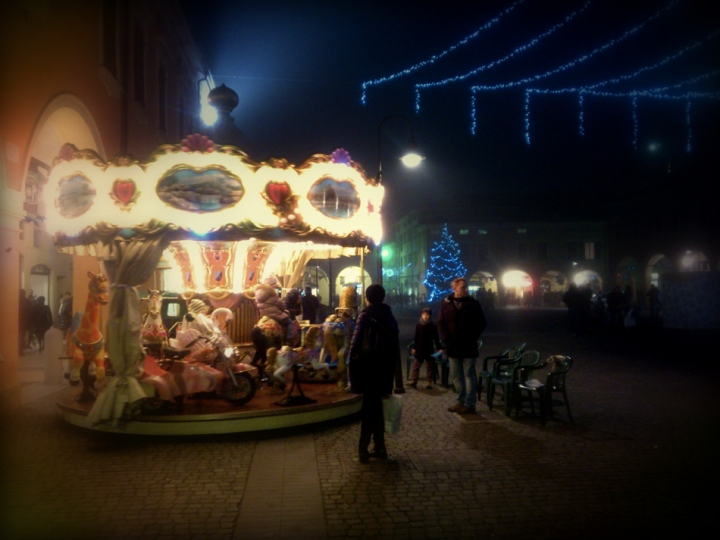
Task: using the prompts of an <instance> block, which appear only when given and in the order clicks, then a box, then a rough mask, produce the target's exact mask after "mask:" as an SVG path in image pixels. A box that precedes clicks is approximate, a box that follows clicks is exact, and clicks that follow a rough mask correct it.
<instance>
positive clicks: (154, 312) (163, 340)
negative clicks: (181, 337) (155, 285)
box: [141, 290, 168, 356]
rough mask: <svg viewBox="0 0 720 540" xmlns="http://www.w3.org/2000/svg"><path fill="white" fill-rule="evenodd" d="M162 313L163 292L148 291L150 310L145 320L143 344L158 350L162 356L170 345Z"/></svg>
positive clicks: (150, 348) (142, 330)
mask: <svg viewBox="0 0 720 540" xmlns="http://www.w3.org/2000/svg"><path fill="white" fill-rule="evenodd" d="M161 313H162V293H161V292H160V291H153V290H150V291H148V312H147V315H145V320H143V324H142V329H141V336H142V343H143V346H144V347H145V348H147V349H148V350H149V351H153V352H156V353H157V356H160V353H161V351H162V350H163V349H164V348H165V347H167V345H168V333H167V329H166V328H165V326H164V325H163V322H162V317H161ZM153 356H156V355H155V354H154V355H153Z"/></svg>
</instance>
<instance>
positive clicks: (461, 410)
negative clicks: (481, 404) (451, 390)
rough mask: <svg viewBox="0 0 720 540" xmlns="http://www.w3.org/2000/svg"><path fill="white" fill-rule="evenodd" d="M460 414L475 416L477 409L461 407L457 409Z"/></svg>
mask: <svg viewBox="0 0 720 540" xmlns="http://www.w3.org/2000/svg"><path fill="white" fill-rule="evenodd" d="M455 412H457V413H458V414H475V412H476V411H475V407H466V406H465V405H460V406H459V407H458V409H457V411H455Z"/></svg>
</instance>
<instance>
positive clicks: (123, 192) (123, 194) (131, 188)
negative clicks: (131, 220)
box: [113, 180, 135, 204]
mask: <svg viewBox="0 0 720 540" xmlns="http://www.w3.org/2000/svg"><path fill="white" fill-rule="evenodd" d="M113 193H115V196H116V197H117V198H118V199H120V200H121V201H122V203H123V204H127V203H129V202H130V201H131V200H132V198H133V195H135V182H133V181H132V180H116V181H115V187H114V188H113Z"/></svg>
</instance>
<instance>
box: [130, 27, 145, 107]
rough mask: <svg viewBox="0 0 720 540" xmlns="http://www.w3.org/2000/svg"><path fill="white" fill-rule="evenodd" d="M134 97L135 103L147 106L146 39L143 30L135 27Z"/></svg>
mask: <svg viewBox="0 0 720 540" xmlns="http://www.w3.org/2000/svg"><path fill="white" fill-rule="evenodd" d="M133 81H134V85H133V91H134V94H133V96H134V97H135V101H137V102H138V103H141V104H143V105H144V104H145V38H144V36H143V32H142V29H141V28H140V27H139V26H137V25H136V26H135V33H134V35H133Z"/></svg>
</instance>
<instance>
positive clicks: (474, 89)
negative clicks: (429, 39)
mask: <svg viewBox="0 0 720 540" xmlns="http://www.w3.org/2000/svg"><path fill="white" fill-rule="evenodd" d="M591 1H592V0H587V1H586V2H585V3H584V4H583V5H582V6H581V7H580V8H579V9H577V10H576V11H573V12H571V13H569V14H567V15H566V16H565V17H564V18H563V19H562V20H561V21H560V22H558V23H557V24H555V25H553V26H552V27H550V28H549V29H547V30H546V31H545V32H543V33H541V34H539V35H537V36H536V37H535V38H533V39H531V40H530V41H528V42H527V43H525V44H524V45H522V46H520V47H517V48H515V49H514V50H513V51H512V52H511V53H509V54H507V55H505V56H504V57H501V58H499V59H497V60H494V61H492V62H490V63H486V64H484V65H482V66H479V67H477V68H474V69H472V70H471V71H468V72H465V73H463V74H460V75H455V76H451V77H447V78H445V79H442V80H438V81H431V82H422V83H416V84H415V85H414V91H415V110H416V112H419V111H420V93H421V90H425V89H428V88H435V87H440V86H444V85H449V84H452V83H456V82H461V81H464V80H466V79H468V78H470V77H472V76H474V75H478V74H480V73H482V72H485V71H487V70H489V69H491V68H494V67H497V66H499V65H500V64H502V63H504V62H506V61H508V60H510V59H511V58H514V57H515V56H518V55H520V54H522V53H523V52H526V51H528V50H529V49H531V48H533V47H535V46H536V45H538V44H539V43H540V41H541V40H543V39H544V38H546V37H548V36H549V35H551V34H553V33H555V32H557V31H559V30H560V29H561V28H562V27H564V26H566V25H569V23H571V22H573V21H574V20H575V19H576V17H577V16H578V15H580V14H582V13H584V12H585V11H586V10H588V9H589V7H590V4H591ZM520 3H521V1H518V2H515V3H514V4H512V5H511V6H510V7H509V8H507V9H506V10H505V11H503V12H502V13H501V14H500V15H499V16H497V17H496V18H494V19H492V20H491V21H489V22H488V23H486V24H485V25H484V26H483V27H481V28H480V29H478V31H476V32H475V33H474V34H472V35H471V36H468V37H467V38H465V39H464V40H462V41H461V42H459V43H458V44H456V45H454V46H453V47H451V48H449V49H447V50H445V51H443V52H442V53H441V54H439V55H435V56H433V57H431V58H430V59H429V60H426V61H423V62H420V63H417V64H415V65H413V66H412V67H410V68H408V69H406V70H403V71H400V72H398V73H396V74H394V75H391V76H389V77H383V78H380V79H375V80H372V81H367V82H365V83H363V92H362V98H361V101H362V103H363V104H365V102H366V90H367V88H368V87H370V86H371V85H376V84H381V83H384V82H388V81H390V80H393V79H396V78H398V77H401V76H404V75H408V74H410V73H412V72H413V71H416V70H418V69H420V68H422V67H424V66H427V65H429V64H433V63H435V62H436V61H438V60H440V59H441V58H442V57H444V56H445V55H447V54H448V53H450V52H451V51H453V50H455V49H456V48H457V47H459V46H462V45H465V44H467V43H468V42H469V40H470V39H473V38H475V37H478V35H479V34H480V32H481V31H482V30H485V29H487V28H490V27H491V26H493V25H494V24H496V23H497V22H498V21H499V20H500V18H501V17H502V16H504V15H506V14H508V13H510V12H511V11H512V10H513V9H515V8H516V7H517V6H518V5H519V4H520ZM679 3H680V0H671V1H669V2H668V3H667V4H666V5H664V6H663V7H661V8H659V9H658V10H657V11H655V12H654V13H653V14H651V15H650V16H649V17H647V18H646V19H645V20H644V21H642V22H641V23H640V24H637V25H635V26H634V27H632V28H630V29H628V30H627V31H625V32H624V33H622V34H621V35H619V36H617V37H615V38H614V39H611V40H610V41H607V42H605V43H604V44H602V45H600V46H598V47H596V48H594V49H592V50H591V51H590V52H588V53H586V54H583V55H581V56H578V57H576V58H575V59H574V60H572V61H570V62H567V63H564V64H562V65H560V66H557V67H555V68H553V69H550V70H547V71H546V72H544V73H536V74H534V75H532V76H529V77H524V78H521V79H519V80H515V81H511V82H506V83H500V84H494V85H477V84H476V85H472V86H470V121H471V127H470V132H471V134H473V135H475V134H476V132H477V122H478V120H477V119H478V112H477V97H478V94H479V93H480V92H489V91H499V90H507V89H511V88H518V87H525V101H524V108H525V111H524V112H525V142H526V143H527V144H530V127H531V124H530V97H531V95H533V94H562V93H575V94H577V96H578V131H579V133H580V136H581V137H584V135H585V106H586V101H585V99H586V97H587V96H599V97H616V98H626V99H627V98H629V99H630V100H631V105H632V122H633V137H632V139H633V147H634V148H637V144H638V102H639V100H640V99H641V98H642V99H655V100H658V99H660V100H674V101H677V100H686V102H687V103H686V107H685V124H686V127H687V142H686V150H687V151H688V152H689V151H690V150H691V148H692V124H691V120H692V116H691V110H692V107H691V103H692V101H698V100H717V99H720V93H717V92H685V93H683V94H679V95H678V94H676V93H674V92H672V91H673V90H676V89H680V88H682V87H685V86H689V85H691V84H694V83H697V82H699V81H701V80H703V79H707V78H710V77H713V76H716V75H717V74H718V73H720V70H715V71H710V72H708V73H704V74H702V75H698V76H695V77H692V78H690V79H688V80H685V81H682V82H679V83H674V84H673V83H670V84H666V85H665V86H662V87H656V88H650V89H632V90H629V91H625V92H611V91H604V88H605V87H608V86H610V85H614V84H619V83H623V82H627V81H630V80H632V79H635V78H637V77H639V76H641V75H642V74H644V73H646V72H648V71H652V70H657V69H659V68H661V67H663V66H665V65H667V64H668V63H670V62H672V61H674V60H677V59H678V58H680V57H682V56H683V55H686V54H687V53H689V52H690V51H693V50H695V49H698V48H700V47H702V46H705V45H707V44H708V42H709V41H711V40H713V39H714V38H716V37H717V36H718V35H720V29H717V30H714V31H712V32H711V33H710V34H708V35H707V36H705V37H704V38H701V39H699V40H697V41H696V42H694V43H692V44H690V45H688V46H686V47H684V48H682V49H680V50H678V51H677V52H675V53H673V54H670V55H668V56H666V57H665V58H663V59H661V60H659V61H657V62H655V63H653V64H649V65H645V66H643V67H641V68H639V69H637V70H635V71H633V72H632V73H627V74H623V75H619V76H613V77H611V78H609V79H606V80H603V81H599V82H595V83H592V84H585V85H582V86H577V87H571V88H560V89H552V90H551V89H541V88H532V87H528V86H529V85H532V84H534V83H536V82H538V81H540V80H543V79H547V78H549V77H552V76H553V75H557V74H560V73H563V72H567V71H568V70H571V69H573V68H576V67H578V66H579V65H581V64H583V63H585V62H587V61H589V60H590V59H592V58H593V57H595V56H597V55H599V54H600V53H603V52H605V51H607V50H609V49H611V48H612V47H615V46H616V45H618V44H620V43H622V42H624V41H625V40H627V39H628V38H630V37H631V36H634V35H635V34H637V33H638V32H640V31H641V30H643V29H645V28H646V27H647V26H648V25H649V24H650V23H652V22H653V21H655V20H656V19H658V18H660V17H662V16H663V15H665V14H667V13H668V12H669V11H670V10H671V9H672V8H674V7H675V6H677V5H678V4H679ZM601 89H603V90H601Z"/></svg>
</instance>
